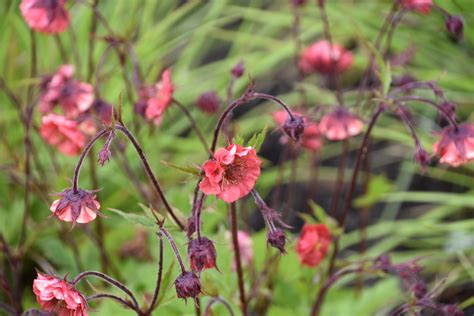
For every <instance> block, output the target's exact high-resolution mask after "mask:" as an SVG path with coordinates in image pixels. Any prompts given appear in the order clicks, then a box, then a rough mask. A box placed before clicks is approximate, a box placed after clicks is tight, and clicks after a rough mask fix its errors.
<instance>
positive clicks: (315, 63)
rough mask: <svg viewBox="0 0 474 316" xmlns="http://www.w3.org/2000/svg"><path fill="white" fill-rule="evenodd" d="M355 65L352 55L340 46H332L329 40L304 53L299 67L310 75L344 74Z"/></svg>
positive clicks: (320, 42)
mask: <svg viewBox="0 0 474 316" xmlns="http://www.w3.org/2000/svg"><path fill="white" fill-rule="evenodd" d="M353 63H354V58H353V57H352V53H351V52H350V51H348V50H346V49H345V48H344V47H342V46H340V45H338V44H332V45H331V44H330V42H329V41H327V40H321V41H318V42H316V43H314V44H312V45H310V46H309V47H308V48H306V49H305V50H304V51H303V54H302V55H301V57H300V61H299V67H300V69H301V71H302V72H304V73H306V74H309V73H313V72H319V73H322V74H326V75H328V74H334V73H342V72H344V71H346V70H348V69H349V68H351V66H352V64H353Z"/></svg>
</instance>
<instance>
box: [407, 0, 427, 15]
mask: <svg viewBox="0 0 474 316" xmlns="http://www.w3.org/2000/svg"><path fill="white" fill-rule="evenodd" d="M401 4H402V6H403V8H405V9H406V10H415V11H418V12H420V13H421V14H428V13H430V11H431V7H432V6H433V0H402V1H401Z"/></svg>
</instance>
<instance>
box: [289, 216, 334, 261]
mask: <svg viewBox="0 0 474 316" xmlns="http://www.w3.org/2000/svg"><path fill="white" fill-rule="evenodd" d="M330 244H331V232H330V231H329V229H328V228H327V227H326V225H324V224H305V225H304V226H303V230H302V231H301V235H300V238H299V239H298V243H297V244H296V252H297V253H298V256H299V258H300V263H301V264H302V265H306V266H309V267H316V266H318V265H319V263H320V262H321V260H323V259H324V257H325V256H326V253H327V251H328V248H329V245H330Z"/></svg>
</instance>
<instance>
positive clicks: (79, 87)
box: [39, 65, 94, 118]
mask: <svg viewBox="0 0 474 316" xmlns="http://www.w3.org/2000/svg"><path fill="white" fill-rule="evenodd" d="M73 76H74V66H73V65H62V66H61V67H59V69H58V71H57V72H56V73H55V74H54V75H53V76H52V77H51V78H49V79H48V80H46V81H45V82H44V83H43V89H42V93H41V96H40V101H39V109H40V112H41V113H43V114H46V113H49V112H51V111H52V110H53V109H54V107H55V106H56V105H60V106H61V107H62V109H63V111H64V114H65V115H66V116H67V117H69V118H76V117H77V116H78V115H79V114H81V113H83V112H85V111H87V110H88V109H89V108H90V107H91V106H92V103H93V102H94V91H93V88H92V86H91V85H90V84H88V83H84V82H80V81H77V80H75V79H74V78H73Z"/></svg>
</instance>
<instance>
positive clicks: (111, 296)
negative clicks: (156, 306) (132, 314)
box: [86, 293, 136, 311]
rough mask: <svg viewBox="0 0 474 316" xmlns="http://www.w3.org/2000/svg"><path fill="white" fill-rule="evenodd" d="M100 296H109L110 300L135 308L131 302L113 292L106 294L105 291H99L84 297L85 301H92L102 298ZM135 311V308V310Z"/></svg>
mask: <svg viewBox="0 0 474 316" xmlns="http://www.w3.org/2000/svg"><path fill="white" fill-rule="evenodd" d="M102 298H110V299H112V300H115V301H117V302H119V303H121V304H123V305H124V306H126V307H128V308H130V309H133V310H135V306H133V304H132V303H130V302H128V301H126V300H124V299H123V298H121V297H120V296H117V295H113V294H107V293H100V294H94V295H91V296H88V297H86V301H93V300H98V299H102ZM135 311H136V310H135Z"/></svg>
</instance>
